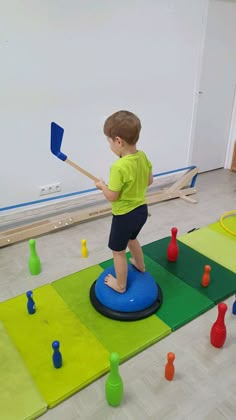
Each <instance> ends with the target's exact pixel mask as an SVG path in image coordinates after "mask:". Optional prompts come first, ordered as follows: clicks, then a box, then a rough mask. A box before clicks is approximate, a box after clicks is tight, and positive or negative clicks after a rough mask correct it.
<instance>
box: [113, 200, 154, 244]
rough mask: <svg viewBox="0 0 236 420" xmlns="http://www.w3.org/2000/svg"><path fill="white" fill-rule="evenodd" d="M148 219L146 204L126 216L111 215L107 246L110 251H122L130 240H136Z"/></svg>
mask: <svg viewBox="0 0 236 420" xmlns="http://www.w3.org/2000/svg"><path fill="white" fill-rule="evenodd" d="M147 217H148V209H147V204H143V205H142V206H140V207H137V208H136V209H134V210H132V211H130V212H129V213H126V214H121V215H113V218H112V224H111V232H110V237H109V242H108V246H109V248H110V249H111V250H112V251H123V250H125V249H126V248H127V245H128V242H129V240H130V239H136V237H137V236H138V234H139V232H140V230H141V229H142V227H143V225H144V224H145V222H146V220H147Z"/></svg>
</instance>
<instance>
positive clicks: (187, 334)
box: [0, 169, 236, 420]
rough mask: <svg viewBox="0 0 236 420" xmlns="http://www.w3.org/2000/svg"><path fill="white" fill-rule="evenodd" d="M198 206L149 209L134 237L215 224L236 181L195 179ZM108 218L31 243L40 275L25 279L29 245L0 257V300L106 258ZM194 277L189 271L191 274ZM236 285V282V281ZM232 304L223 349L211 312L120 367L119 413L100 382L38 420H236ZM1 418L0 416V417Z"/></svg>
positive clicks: (222, 173) (216, 175) (221, 175)
mask: <svg viewBox="0 0 236 420" xmlns="http://www.w3.org/2000/svg"><path fill="white" fill-rule="evenodd" d="M197 190H198V193H197V194H196V195H194V196H193V197H194V198H197V199H198V204H189V203H186V202H185V201H183V200H180V199H177V200H172V201H169V202H163V203H160V204H156V205H153V206H150V207H149V211H150V213H151V217H149V219H148V222H147V224H146V225H145V227H144V228H143V231H142V232H141V234H140V237H139V238H140V241H141V243H142V244H143V245H144V244H146V243H149V242H151V241H154V240H157V239H160V238H162V237H164V236H167V235H169V233H170V228H171V227H172V226H177V227H178V229H179V234H180V235H181V234H184V233H186V232H187V231H188V230H190V229H192V228H194V227H201V226H206V225H207V224H209V223H211V222H214V221H217V220H218V219H219V217H220V216H221V214H222V213H224V212H226V211H230V210H234V209H235V208H236V199H235V196H236V174H234V173H231V172H229V171H227V170H223V169H222V170H217V171H213V172H209V173H206V174H201V175H199V176H198V179H197ZM110 221H111V217H110V216H107V217H105V218H103V219H99V220H95V221H90V222H88V223H84V224H81V225H77V226H75V227H71V228H68V229H66V230H64V231H60V232H55V233H52V234H49V235H46V236H43V237H40V238H38V239H37V250H38V254H39V255H40V258H41V261H42V265H43V272H42V273H41V274H40V276H37V277H31V275H30V274H29V273H28V269H27V260H28V244H27V242H23V243H19V244H15V245H12V246H9V247H6V248H3V249H0V300H1V301H3V300H5V299H9V298H11V297H13V296H16V295H18V294H20V293H24V292H25V291H26V290H29V289H30V288H36V287H38V286H40V285H42V284H46V283H50V282H51V281H53V280H56V279H58V278H61V277H63V276H65V275H67V274H70V273H73V272H75V271H79V270H81V269H83V268H85V267H88V266H91V265H93V264H96V263H99V262H101V261H104V260H105V259H108V258H110V257H111V253H110V250H109V249H108V248H107V240H108V234H109V228H110ZM84 238H85V239H87V244H88V249H89V252H90V254H89V258H88V259H82V258H81V256H80V240H81V239H84ZM193 270H194V267H193ZM235 281H236V279H235ZM233 301H234V297H231V298H229V299H227V300H226V303H227V304H228V308H229V309H228V311H227V314H226V324H227V341H226V344H225V346H224V348H223V349H215V348H213V347H212V346H211V345H210V344H209V332H210V329H211V326H212V323H213V322H214V321H215V319H216V316H217V308H216V307H215V308H213V309H212V310H210V311H208V312H207V313H205V314H204V315H202V316H200V317H198V318H197V319H196V320H194V321H192V322H190V323H189V324H187V325H186V326H184V327H182V328H181V329H179V330H178V331H176V332H174V333H172V334H171V335H170V336H168V337H167V338H165V339H163V340H162V341H160V342H159V343H156V344H154V345H153V346H152V347H150V348H148V349H147V350H145V351H143V352H142V353H140V354H139V355H137V356H136V357H134V358H132V359H131V360H129V361H127V362H126V363H124V364H123V365H121V367H120V373H121V375H122V378H123V381H124V388H125V396H124V401H123V403H122V405H121V406H120V407H118V408H112V407H109V406H108V405H107V403H106V400H105V397H104V383H105V379H106V377H103V378H101V379H99V380H97V381H96V382H95V383H93V384H91V385H89V386H88V387H87V388H85V389H83V390H82V391H80V392H78V393H77V394H75V395H74V396H73V397H71V398H69V399H68V400H66V401H65V402H64V403H62V404H60V405H59V406H57V407H56V408H54V409H52V410H49V411H48V412H47V413H46V414H45V415H43V416H42V417H41V418H42V420H49V419H50V420H51V419H55V420H75V419H76V420H78V419H82V420H87V419H91V420H106V419H108V420H110V419H116V420H118V419H119V420H126V419H127V420H128V419H129V420H145V419H153V420H154V419H155V420H160V419H167V420H172V419H173V420H178V419H187V420H188V419H191V420H195V419H196V420H202V419H204V420H219V419H235V418H236V367H235V360H236V317H234V316H233V315H232V314H231V307H232V303H233ZM169 351H172V352H174V353H175V355H176V360H175V368H176V376H175V379H174V381H173V382H168V381H166V380H165V379H164V378H163V372H164V366H165V361H166V354H167V352H169ZM0 418H1V415H0ZM3 420H4V419H3Z"/></svg>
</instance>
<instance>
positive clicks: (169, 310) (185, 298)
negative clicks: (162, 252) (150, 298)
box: [145, 256, 214, 330]
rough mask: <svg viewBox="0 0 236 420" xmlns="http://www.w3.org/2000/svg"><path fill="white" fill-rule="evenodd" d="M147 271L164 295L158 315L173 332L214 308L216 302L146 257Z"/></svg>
mask: <svg viewBox="0 0 236 420" xmlns="http://www.w3.org/2000/svg"><path fill="white" fill-rule="evenodd" d="M145 265H146V270H147V271H148V272H149V273H150V274H151V275H152V276H153V278H155V280H156V282H157V283H158V285H159V286H160V288H161V290H162V293H163V303H162V305H161V307H160V309H159V310H158V311H157V312H156V315H157V316H158V317H159V318H160V319H162V321H164V322H165V323H166V324H168V325H169V326H170V327H171V328H172V330H176V329H177V328H180V327H182V326H183V325H184V324H186V323H187V322H189V321H192V320H193V319H194V318H196V317H198V316H199V315H201V314H202V313H204V312H206V311H207V310H208V309H210V308H212V307H213V306H214V302H212V300H210V299H208V298H207V297H206V296H204V295H202V294H201V293H199V292H198V291H197V290H195V289H193V288H192V287H191V286H189V285H188V284H187V283H185V282H184V281H182V280H180V279H179V278H178V277H176V276H174V275H173V274H171V273H170V272H169V271H167V270H166V269H165V268H164V267H162V266H161V265H159V264H157V263H156V262H155V261H153V260H152V259H151V258H148V257H147V256H145Z"/></svg>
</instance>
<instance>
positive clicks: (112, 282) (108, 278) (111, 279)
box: [104, 274, 126, 293]
mask: <svg viewBox="0 0 236 420" xmlns="http://www.w3.org/2000/svg"><path fill="white" fill-rule="evenodd" d="M104 283H106V285H107V286H109V287H110V288H111V289H113V290H115V291H116V292H119V293H125V292H126V288H125V287H123V288H122V287H119V285H118V283H117V279H116V278H115V277H113V276H112V275H111V274H108V275H107V276H106V277H105V279H104Z"/></svg>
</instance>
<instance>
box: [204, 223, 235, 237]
mask: <svg viewBox="0 0 236 420" xmlns="http://www.w3.org/2000/svg"><path fill="white" fill-rule="evenodd" d="M235 219H236V217H235ZM225 224H226V226H227V227H228V228H229V229H231V230H232V231H233V232H235V233H236V226H235V225H236V223H235V221H232V220H231V219H229V220H226V221H225ZM207 227H208V228H209V229H212V230H213V231H215V232H217V233H221V234H222V235H224V236H226V237H227V238H228V239H231V240H232V241H236V235H232V234H231V233H229V232H227V230H225V229H224V228H223V227H222V226H221V224H220V222H216V223H211V224H210V225H208V226H207Z"/></svg>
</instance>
